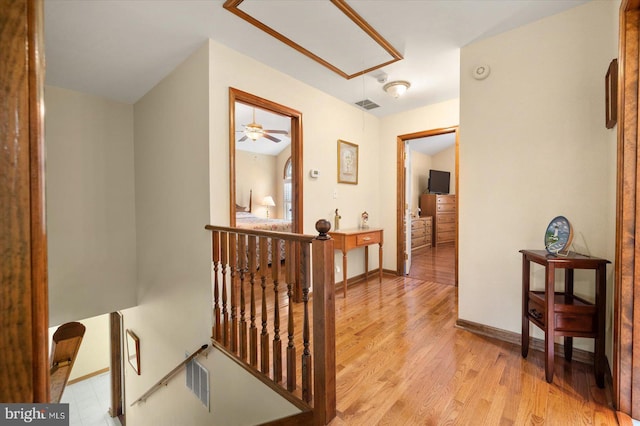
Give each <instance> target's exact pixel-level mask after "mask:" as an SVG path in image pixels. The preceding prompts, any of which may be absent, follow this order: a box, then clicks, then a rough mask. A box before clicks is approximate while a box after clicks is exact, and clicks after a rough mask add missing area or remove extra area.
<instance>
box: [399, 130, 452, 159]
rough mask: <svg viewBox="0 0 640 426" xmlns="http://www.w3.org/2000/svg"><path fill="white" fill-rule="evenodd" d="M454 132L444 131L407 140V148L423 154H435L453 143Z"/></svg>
mask: <svg viewBox="0 0 640 426" xmlns="http://www.w3.org/2000/svg"><path fill="white" fill-rule="evenodd" d="M455 143H456V134H455V132H453V133H445V134H442V135H433V136H427V137H424V138H419V139H411V140H410V141H409V149H410V150H411V151H417V152H419V153H421V154H424V155H429V156H431V155H435V154H437V153H439V152H440V151H444V150H445V149H447V148H449V147H451V146H453V145H455Z"/></svg>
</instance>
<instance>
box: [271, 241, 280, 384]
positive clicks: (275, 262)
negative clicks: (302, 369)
mask: <svg viewBox="0 0 640 426" xmlns="http://www.w3.org/2000/svg"><path fill="white" fill-rule="evenodd" d="M280 241H281V240H278V239H276V238H272V239H271V278H272V279H273V381H274V382H276V383H280V382H281V381H282V340H280V300H279V298H278V285H279V283H280Z"/></svg>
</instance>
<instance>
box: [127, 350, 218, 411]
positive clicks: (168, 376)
mask: <svg viewBox="0 0 640 426" xmlns="http://www.w3.org/2000/svg"><path fill="white" fill-rule="evenodd" d="M208 347H209V345H207V344H205V345H202V346H201V347H200V348H199V349H198V350H197V351H195V352H194V353H192V354H191V355H189V356H188V357H187V358H185V359H184V361H182V362H180V364H178V365H177V366H176V367H175V368H174V369H173V370H171V371H169V372H168V373H167V374H166V375H165V376H164V377H163V378H162V379H160V380H158V382H157V383H156V384H155V385H153V386H151V387H150V388H149V390H148V391H146V392H145V393H144V394H142V396H141V397H140V398H138V399H136V400H135V401H133V403H132V404H131V406H132V407H133V406H134V405H136V404H137V403H138V402H140V401H143V402H144V401H146V400H147V398H149V396H151V394H152V393H154V392H155V391H157V390H158V389H160V386H163V385H165V386H166V385H167V383H168V382H169V380H170V379H171V378H172V377H173V376H175V375H176V373H177V372H178V371H179V370H180V368H182V367H184V366H185V365H186V364H187V363H188V362H190V361H191V360H192V359H194V358H195V357H197V356H198V355H200V354H201V353H202V351H204V350H205V349H207V348H208Z"/></svg>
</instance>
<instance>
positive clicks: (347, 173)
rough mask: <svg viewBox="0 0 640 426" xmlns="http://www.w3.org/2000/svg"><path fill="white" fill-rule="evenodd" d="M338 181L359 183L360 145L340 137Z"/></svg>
mask: <svg viewBox="0 0 640 426" xmlns="http://www.w3.org/2000/svg"><path fill="white" fill-rule="evenodd" d="M338 183H350V184H352V185H357V184H358V145H356V144H355V143H351V142H347V141H343V140H340V139H338Z"/></svg>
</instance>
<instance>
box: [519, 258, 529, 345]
mask: <svg viewBox="0 0 640 426" xmlns="http://www.w3.org/2000/svg"><path fill="white" fill-rule="evenodd" d="M529 268H530V263H529V259H527V256H526V255H525V254H524V253H523V254H522V334H521V338H522V342H521V346H522V347H521V349H522V357H523V358H526V357H527V355H528V354H529V279H530V277H529V275H530V269H529Z"/></svg>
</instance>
